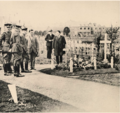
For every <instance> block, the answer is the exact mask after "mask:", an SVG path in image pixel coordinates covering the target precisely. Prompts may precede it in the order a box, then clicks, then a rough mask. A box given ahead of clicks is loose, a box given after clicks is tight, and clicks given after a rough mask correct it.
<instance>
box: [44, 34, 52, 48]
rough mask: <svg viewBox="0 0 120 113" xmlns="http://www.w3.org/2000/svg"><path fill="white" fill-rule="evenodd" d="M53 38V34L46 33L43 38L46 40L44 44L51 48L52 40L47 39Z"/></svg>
mask: <svg viewBox="0 0 120 113" xmlns="http://www.w3.org/2000/svg"><path fill="white" fill-rule="evenodd" d="M53 38H54V35H53V34H52V35H50V34H47V36H46V38H45V40H46V46H47V48H51V49H52V41H49V40H53Z"/></svg>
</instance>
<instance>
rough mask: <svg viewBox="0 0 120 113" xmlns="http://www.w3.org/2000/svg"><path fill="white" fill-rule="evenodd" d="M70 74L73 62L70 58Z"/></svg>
mask: <svg viewBox="0 0 120 113" xmlns="http://www.w3.org/2000/svg"><path fill="white" fill-rule="evenodd" d="M70 72H71V73H72V72H73V60H72V57H71V58H70Z"/></svg>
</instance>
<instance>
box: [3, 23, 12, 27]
mask: <svg viewBox="0 0 120 113" xmlns="http://www.w3.org/2000/svg"><path fill="white" fill-rule="evenodd" d="M11 25H12V24H11V23H5V24H4V26H6V27H7V28H10V27H11Z"/></svg>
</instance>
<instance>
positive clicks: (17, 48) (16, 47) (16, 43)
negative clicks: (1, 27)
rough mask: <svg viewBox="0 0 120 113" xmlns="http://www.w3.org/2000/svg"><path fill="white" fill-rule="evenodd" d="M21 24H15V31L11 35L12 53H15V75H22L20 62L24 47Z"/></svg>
mask: <svg viewBox="0 0 120 113" xmlns="http://www.w3.org/2000/svg"><path fill="white" fill-rule="evenodd" d="M20 27H21V26H19V25H16V26H14V33H13V34H12V37H11V44H12V53H13V65H14V76H16V77H20V76H22V75H21V74H20V63H21V60H22V54H23V48H22V45H21V36H20Z"/></svg>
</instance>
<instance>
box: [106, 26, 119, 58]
mask: <svg viewBox="0 0 120 113" xmlns="http://www.w3.org/2000/svg"><path fill="white" fill-rule="evenodd" d="M118 30H119V27H114V28H113V27H112V26H111V27H110V28H109V29H107V30H106V33H107V34H108V36H109V38H110V41H111V43H110V55H111V56H113V46H112V45H113V41H114V40H115V39H117V38H118V35H117V32H118Z"/></svg>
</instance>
